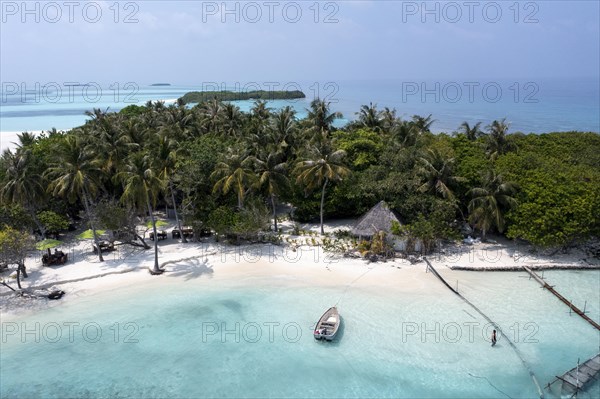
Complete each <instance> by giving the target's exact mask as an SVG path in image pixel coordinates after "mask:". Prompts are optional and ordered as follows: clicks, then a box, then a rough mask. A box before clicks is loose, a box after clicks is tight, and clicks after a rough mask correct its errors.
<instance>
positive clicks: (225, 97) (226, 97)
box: [180, 90, 306, 104]
mask: <svg viewBox="0 0 600 399" xmlns="http://www.w3.org/2000/svg"><path fill="white" fill-rule="evenodd" d="M297 98H306V95H305V94H304V93H303V92H301V91H300V90H290V91H266V90H251V91H226V90H223V91H191V92H189V93H185V94H184V95H183V97H181V98H180V100H181V102H183V104H190V103H192V104H197V103H201V102H204V101H209V100H218V101H240V100H293V99H297Z"/></svg>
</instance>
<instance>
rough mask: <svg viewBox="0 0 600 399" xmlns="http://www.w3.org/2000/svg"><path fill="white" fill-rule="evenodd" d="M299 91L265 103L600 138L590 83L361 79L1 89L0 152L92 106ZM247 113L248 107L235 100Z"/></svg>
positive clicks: (81, 116) (597, 88) (595, 86)
mask: <svg viewBox="0 0 600 399" xmlns="http://www.w3.org/2000/svg"><path fill="white" fill-rule="evenodd" d="M220 89H226V90H233V91H238V92H240V91H247V90H257V89H262V90H270V89H272V90H283V89H287V90H296V89H298V90H302V91H303V92H304V93H305V94H306V96H307V97H306V99H301V100H278V101H271V102H269V106H270V107H271V108H273V109H279V108H281V107H284V106H287V105H290V106H292V107H294V108H295V109H296V110H297V115H298V117H299V118H303V117H305V116H306V109H307V108H308V106H309V104H310V101H311V100H312V99H314V98H316V97H319V98H322V99H325V100H326V101H329V102H331V108H332V110H334V111H339V112H341V113H342V114H343V115H344V117H343V118H342V119H340V120H338V121H336V125H337V126H343V125H344V124H346V123H347V122H348V121H351V120H353V119H355V118H356V115H355V113H356V112H358V110H359V109H360V106H361V105H363V104H369V103H370V102H372V103H374V104H377V105H378V107H379V109H383V107H389V108H395V109H396V110H397V114H398V116H401V117H403V118H404V119H409V118H410V117H411V116H412V115H415V114H418V115H422V116H427V115H429V114H432V117H433V119H434V120H435V122H434V124H433V125H432V131H434V132H448V133H451V132H453V131H455V130H456V129H457V128H458V126H459V125H460V124H461V123H462V122H464V121H467V122H469V123H470V124H471V125H472V124H474V123H476V122H482V126H486V125H488V124H489V123H490V122H491V121H493V120H494V119H502V118H506V119H507V121H508V122H510V124H511V128H510V132H516V131H521V132H524V133H544V132H551V131H572V130H579V131H592V132H600V82H599V80H598V78H597V77H596V78H590V79H512V80H502V81H499V80H477V81H475V80H472V79H471V80H468V79H464V80H445V81H430V80H429V81H425V80H364V81H322V82H279V83H273V82H250V83H233V82H213V83H201V84H191V85H171V86H150V85H140V84H137V83H114V84H112V85H100V84H97V83H90V84H88V85H82V86H69V85H67V84H63V83H53V84H45V85H37V86H36V85H35V84H28V85H27V84H25V85H24V84H19V83H12V84H7V83H6V82H5V83H4V84H3V90H4V91H3V92H1V93H0V97H1V98H0V147H1V148H7V147H11V146H12V145H11V142H13V141H14V140H15V134H16V133H19V132H23V131H40V130H49V129H52V128H56V129H58V130H66V129H71V128H73V127H76V126H79V125H81V124H83V123H84V122H85V120H86V116H85V111H89V110H92V109H93V108H100V109H102V110H107V109H108V110H109V111H118V110H120V109H122V108H124V107H125V106H127V105H131V104H136V105H144V104H145V103H146V102H147V101H149V100H152V101H157V100H163V101H165V102H166V103H167V104H169V103H172V102H173V101H174V100H175V99H177V98H179V97H181V96H183V95H184V94H185V93H186V92H189V91H195V90H220ZM236 103H237V104H238V105H239V106H240V108H241V109H242V110H243V111H248V110H249V109H250V108H251V106H252V103H253V101H238V102H236Z"/></svg>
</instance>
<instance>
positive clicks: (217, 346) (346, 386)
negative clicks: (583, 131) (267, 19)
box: [0, 270, 600, 398]
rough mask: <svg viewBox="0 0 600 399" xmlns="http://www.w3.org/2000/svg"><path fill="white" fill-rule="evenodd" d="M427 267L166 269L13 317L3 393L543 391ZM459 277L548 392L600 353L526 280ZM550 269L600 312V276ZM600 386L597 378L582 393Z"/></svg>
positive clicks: (586, 333) (5, 344) (599, 339)
mask: <svg viewBox="0 0 600 399" xmlns="http://www.w3.org/2000/svg"><path fill="white" fill-rule="evenodd" d="M398 273H403V271H402V270H399V271H398ZM422 273H423V278H422V282H423V283H422V284H423V286H422V287H420V288H422V293H420V289H419V290H416V289H414V288H413V289H411V291H410V292H407V291H406V290H403V289H402V287H398V289H394V288H393V287H390V286H386V287H373V286H362V285H361V284H360V281H359V282H357V283H356V284H354V285H353V286H352V287H351V288H350V289H349V290H348V291H346V292H345V289H346V287H345V286H340V287H337V288H336V287H322V286H321V287H320V286H315V285H311V284H307V283H306V282H302V281H295V282H294V279H293V278H290V277H289V276H288V277H284V278H282V277H281V276H280V277H277V276H273V277H271V278H264V277H262V278H258V277H255V278H252V277H250V278H248V277H246V278H243V279H238V280H233V279H229V280H227V279H225V280H222V279H213V278H208V277H206V276H201V277H198V278H190V279H187V280H185V281H184V280H183V279H172V278H168V277H164V278H162V277H159V278H157V280H156V281H154V282H151V283H147V284H141V285H139V286H136V287H133V288H129V289H126V290H125V289H122V290H114V291H111V292H106V293H101V294H97V295H93V296H88V297H84V298H79V299H77V300H75V301H73V302H70V303H65V304H61V305H60V306H56V307H52V308H50V309H47V310H44V311H41V312H38V313H36V314H33V315H27V316H24V317H21V318H16V319H11V320H9V321H6V320H3V322H2V352H1V355H0V366H1V373H0V377H1V380H0V386H1V388H0V396H1V397H2V398H24V397H45V398H62V397H78V398H80V397H94V398H95V397H144V398H148V397H149V398H152V397H178V398H192V397H248V398H258V397H294V398H300V397H302V398H306V397H313V398H314V397H344V398H346V397H349V398H371V397H373V398H375V397H377V398H379V397H389V398H391V397H394V398H397V397H420V398H423V397H431V398H433V397H445V398H475V397H477V398H481V397H489V398H497V397H513V398H514V397H519V398H522V397H531V398H533V397H537V396H538V392H537V388H536V386H535V385H534V383H533V382H532V379H531V378H530V376H529V374H528V372H527V370H526V368H525V367H524V366H523V364H522V363H521V361H520V360H519V357H518V356H517V355H516V354H515V352H514V351H513V350H512V349H511V348H510V346H509V345H508V344H507V343H506V341H505V339H506V338H505V336H504V335H500V339H499V342H498V345H496V347H494V348H492V347H491V346H490V343H489V339H488V334H489V333H491V326H489V325H487V323H486V321H485V320H484V319H483V318H482V317H481V316H480V315H479V314H478V313H477V312H476V311H474V310H473V309H472V308H471V307H470V306H468V305H467V304H465V303H464V302H462V301H461V300H460V299H459V298H458V297H456V296H455V295H453V294H452V293H451V292H450V291H449V290H447V289H446V288H445V287H443V286H442V285H441V283H440V282H439V281H437V279H435V277H434V276H433V275H431V274H425V271H424V270H423V272H422ZM443 275H444V277H445V278H446V279H447V280H448V281H449V282H450V283H451V284H453V285H454V284H456V281H458V287H459V290H460V291H461V292H462V293H463V295H465V296H466V297H467V298H469V299H470V300H471V301H472V302H473V303H474V304H475V305H476V306H478V307H479V308H480V309H481V311H483V312H484V313H486V314H487V315H488V316H489V317H490V318H491V319H493V320H494V321H495V322H497V323H498V324H499V325H500V326H501V327H502V329H503V331H504V334H506V335H508V336H509V337H510V338H511V340H513V341H514V342H515V343H516V346H517V347H518V349H519V351H520V353H521V356H523V358H524V359H525V361H526V363H527V365H528V367H530V368H531V370H532V371H533V372H534V373H535V375H536V377H537V379H538V381H539V383H540V385H542V386H545V385H546V384H547V383H548V382H550V381H552V380H553V379H554V376H555V375H560V374H561V373H563V372H565V371H567V370H568V369H570V368H571V367H573V366H575V364H576V362H577V359H578V358H580V359H581V361H584V360H586V359H587V358H589V357H591V356H592V355H594V354H595V353H597V352H598V350H599V348H600V335H599V333H598V332H597V331H595V330H594V328H593V327H592V326H590V325H589V324H587V323H586V322H584V321H583V320H581V319H580V318H579V317H576V316H574V315H569V312H568V309H567V308H566V307H565V306H564V305H563V304H562V303H560V302H559V301H558V300H557V299H556V298H554V297H552V296H551V295H550V294H549V293H548V292H546V291H544V290H542V289H540V288H539V286H538V284H537V283H536V282H535V281H533V280H530V279H528V278H527V277H526V276H525V275H524V274H523V273H514V272H504V273H501V272H481V273H476V272H454V271H450V270H445V271H444V272H443ZM545 277H546V278H548V279H549V280H550V281H551V282H553V283H554V284H556V285H557V288H560V289H561V290H563V291H565V293H566V294H567V296H569V295H568V294H569V293H572V296H573V299H574V301H575V303H576V304H578V305H580V306H583V304H579V303H578V302H579V301H582V300H587V301H588V310H589V311H590V313H589V315H590V317H592V318H594V319H595V320H600V306H599V302H600V297H599V295H600V294H599V292H600V271H586V272H578V271H557V272H552V273H546V276H545ZM344 292H345V294H344ZM432 293H433V294H432ZM338 301H340V302H339V309H340V311H341V314H342V317H343V330H342V331H341V336H340V337H339V339H338V340H336V341H334V342H332V343H325V342H316V341H315V340H314V339H313V338H312V335H311V333H312V327H313V325H314V323H315V321H316V320H317V319H318V317H319V316H320V314H321V313H322V312H323V311H324V310H325V309H326V308H327V307H329V306H331V305H332V304H335V303H336V302H338ZM36 323H38V324H37V325H36ZM74 323H78V324H74ZM37 326H39V327H37ZM69 326H70V327H69ZM24 329H28V330H29V331H30V332H29V333H27V334H25V335H23V334H22V331H23V330H24ZM36 329H37V331H38V332H37V333H36V332H35V331H36ZM32 331H33V332H32ZM59 333H60V336H59ZM36 341H38V342H36ZM599 392H600V385H599V384H597V383H596V385H595V386H593V387H592V388H591V390H590V391H589V392H588V393H586V395H584V396H582V397H597V395H598V393H599ZM544 394H545V395H546V396H547V397H552V396H553V395H554V394H553V393H551V392H549V391H547V390H544Z"/></svg>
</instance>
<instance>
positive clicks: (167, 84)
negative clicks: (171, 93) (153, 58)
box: [150, 83, 171, 86]
mask: <svg viewBox="0 0 600 399" xmlns="http://www.w3.org/2000/svg"><path fill="white" fill-rule="evenodd" d="M150 86H171V83H152V84H151V85H150Z"/></svg>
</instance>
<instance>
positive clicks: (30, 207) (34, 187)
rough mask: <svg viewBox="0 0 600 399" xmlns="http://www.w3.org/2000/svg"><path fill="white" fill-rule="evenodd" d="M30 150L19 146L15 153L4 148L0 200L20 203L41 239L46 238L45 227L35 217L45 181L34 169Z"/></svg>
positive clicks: (43, 193)
mask: <svg viewBox="0 0 600 399" xmlns="http://www.w3.org/2000/svg"><path fill="white" fill-rule="evenodd" d="M33 159H34V158H33V156H32V154H31V150H30V149H28V148H25V147H21V148H20V149H19V150H18V153H17V154H13V153H12V152H11V151H10V150H5V151H4V153H3V154H2V161H3V164H4V165H5V167H6V169H5V171H4V173H5V175H4V180H3V182H2V183H3V187H2V189H0V201H1V202H3V203H13V204H20V205H21V206H22V207H23V209H25V210H26V211H27V212H28V213H29V215H30V216H31V218H32V219H33V221H34V223H35V224H36V226H37V228H38V229H39V230H40V233H41V235H42V239H44V238H46V229H45V228H44V225H43V224H42V223H40V221H39V219H38V217H37V210H38V208H39V205H40V203H42V201H43V200H44V197H45V184H46V183H45V181H44V179H43V177H42V176H41V175H40V174H39V173H38V171H37V170H35V168H34V165H33V162H32V161H33Z"/></svg>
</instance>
